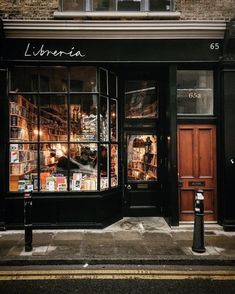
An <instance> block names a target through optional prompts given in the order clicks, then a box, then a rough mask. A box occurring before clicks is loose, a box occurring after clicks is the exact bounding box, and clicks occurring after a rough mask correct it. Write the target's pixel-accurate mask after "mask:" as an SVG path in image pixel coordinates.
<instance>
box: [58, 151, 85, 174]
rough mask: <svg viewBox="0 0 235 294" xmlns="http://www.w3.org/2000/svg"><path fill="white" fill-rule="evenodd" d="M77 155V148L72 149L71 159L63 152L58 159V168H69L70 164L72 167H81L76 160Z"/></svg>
mask: <svg viewBox="0 0 235 294" xmlns="http://www.w3.org/2000/svg"><path fill="white" fill-rule="evenodd" d="M75 156H76V150H75V149H70V157H69V159H68V156H67V155H66V154H63V155H62V156H60V157H59V158H58V161H57V169H62V170H67V169H68V164H69V167H70V169H80V164H79V163H78V162H77V161H76V160H75Z"/></svg>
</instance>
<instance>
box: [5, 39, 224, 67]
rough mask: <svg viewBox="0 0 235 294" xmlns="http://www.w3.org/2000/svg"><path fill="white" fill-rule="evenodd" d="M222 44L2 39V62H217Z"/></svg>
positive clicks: (213, 42) (168, 41)
mask: <svg viewBox="0 0 235 294" xmlns="http://www.w3.org/2000/svg"><path fill="white" fill-rule="evenodd" d="M222 42H223V41H222V40H204V39H201V40H195V39H193V40H190V39H187V40H165V39H163V40H130V39H129V40H128V39H124V40H123V39H122V40H119V39H115V40H114V39H107V40H102V39H98V40H95V39H92V40H86V39H84V40H74V39H63V40H59V39H44V40H43V39H5V40H4V44H3V57H4V60H9V61H19V60H21V61H75V62H78V61H79V62H179V61H182V62H183V61H214V62H216V61H218V60H219V58H220V56H221V55H222V45H223V44H222Z"/></svg>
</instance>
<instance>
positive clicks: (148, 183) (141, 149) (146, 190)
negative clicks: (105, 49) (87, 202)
mask: <svg viewBox="0 0 235 294" xmlns="http://www.w3.org/2000/svg"><path fill="white" fill-rule="evenodd" d="M158 145H159V143H158V136H157V135H156V134H154V133H152V132H147V131H146V132H143V131H126V132H125V149H126V150H125V151H124V154H126V156H125V157H126V159H125V161H126V164H125V166H126V168H125V193H124V197H125V210H126V214H127V215H142V216H144V215H146V216H147V215H156V213H157V210H158V209H159V208H160V195H161V191H160V190H161V189H160V184H159V180H158V178H159V175H158V173H159V153H158V152H159V148H158Z"/></svg>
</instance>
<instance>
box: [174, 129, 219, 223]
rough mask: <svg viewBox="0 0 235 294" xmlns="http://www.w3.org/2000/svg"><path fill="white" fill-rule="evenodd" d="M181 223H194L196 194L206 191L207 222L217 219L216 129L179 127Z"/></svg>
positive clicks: (205, 210) (205, 208)
mask: <svg viewBox="0 0 235 294" xmlns="http://www.w3.org/2000/svg"><path fill="white" fill-rule="evenodd" d="M178 175H179V207H180V211H179V213H180V221H192V220H193V219H194V198H195V191H196V190H198V189H202V190H203V191H204V198H205V200H204V212H205V220H206V221H215V220H216V219H217V215H216V210H217V207H216V197H217V196H216V195H217V187H216V129H215V126H214V125H179V126H178Z"/></svg>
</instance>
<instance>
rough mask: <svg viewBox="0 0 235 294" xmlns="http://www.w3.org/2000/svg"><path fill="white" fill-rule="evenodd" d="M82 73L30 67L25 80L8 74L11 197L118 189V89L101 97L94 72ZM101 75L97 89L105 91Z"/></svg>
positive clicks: (86, 70)
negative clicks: (15, 193) (100, 88)
mask: <svg viewBox="0 0 235 294" xmlns="http://www.w3.org/2000/svg"><path fill="white" fill-rule="evenodd" d="M81 69H82V71H80V72H79V67H78V68H76V71H74V70H72V71H71V73H70V74H71V75H69V71H67V70H66V68H64V67H63V68H56V67H55V68H53V67H51V68H48V67H45V68H42V69H40V70H39V69H36V68H35V67H30V68H28V69H27V76H26V77H24V76H22V77H20V78H19V76H18V75H17V79H16V75H14V74H12V75H11V79H12V80H11V89H12V90H11V91H10V93H9V191H10V192H24V191H25V190H26V189H30V190H33V191H37V192H68V191H97V190H98V189H99V190H106V189H109V188H110V187H116V186H118V143H117V138H118V136H117V133H118V126H117V116H118V114H117V108H118V103H117V102H118V100H117V97H116V96H115V95H116V90H115V91H113V92H114V93H115V95H114V96H112V99H111V98H110V97H109V93H108V88H107V87H106V90H105V91H102V93H104V94H103V95H102V96H100V97H99V93H98V92H97V88H98V87H97V80H96V79H97V72H96V68H94V67H91V68H86V67H81ZM23 70H24V69H22V71H23ZM16 72H17V73H19V72H20V67H18V68H17V70H16ZM101 72H104V73H105V74H101V75H100V79H104V80H103V81H100V84H103V85H106V86H107V83H108V81H107V79H108V77H109V74H108V71H103V70H102V71H101ZM85 73H86V75H85ZM69 76H70V77H72V80H70V82H69V83H68V79H69ZM55 77H56V79H55ZM77 78H78V79H77ZM115 78H116V77H115ZM113 79H114V77H113ZM38 81H40V83H39V84H38ZM12 87H13V88H12ZM69 87H70V88H69ZM100 91H101V90H100ZM25 92H26V93H25ZM98 99H99V105H98ZM110 101H112V102H110ZM110 105H112V107H111V106H110ZM110 122H111V123H110ZM109 124H111V127H110V125H109ZM98 126H99V128H98ZM111 142H112V144H111ZM98 159H99V162H98ZM110 177H111V179H110Z"/></svg>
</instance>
